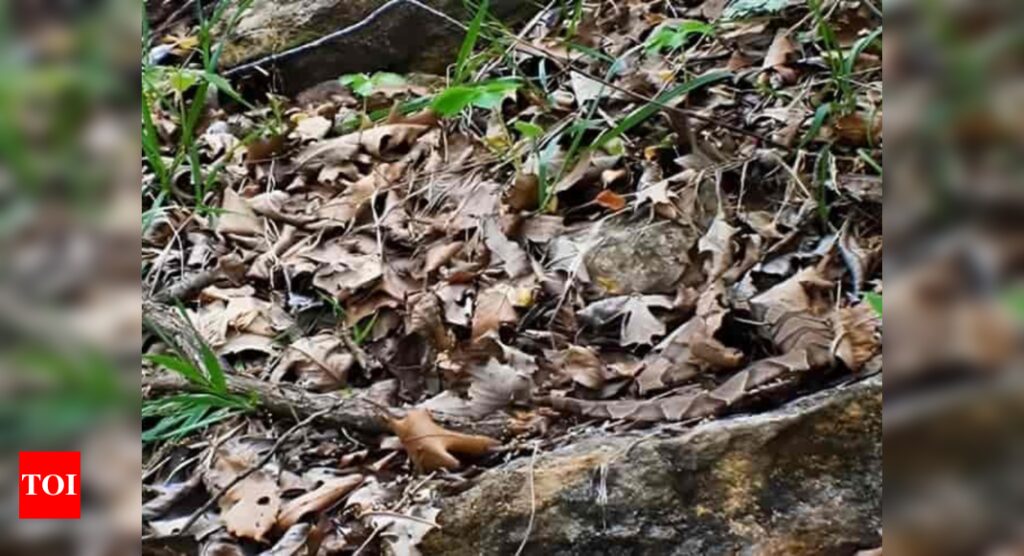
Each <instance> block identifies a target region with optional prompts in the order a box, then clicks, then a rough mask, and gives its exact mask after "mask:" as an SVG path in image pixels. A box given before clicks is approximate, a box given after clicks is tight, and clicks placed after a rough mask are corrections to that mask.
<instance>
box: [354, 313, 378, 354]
mask: <svg viewBox="0 0 1024 556" xmlns="http://www.w3.org/2000/svg"><path fill="white" fill-rule="evenodd" d="M377 315H378V314H377V313H374V314H373V316H372V317H370V318H369V319H363V320H362V324H360V323H358V322H357V323H356V324H355V326H353V327H352V341H353V342H355V343H356V345H357V346H361V345H363V344H364V343H365V342H366V340H367V339H369V337H370V333H371V332H373V327H374V326H375V325H376V324H377Z"/></svg>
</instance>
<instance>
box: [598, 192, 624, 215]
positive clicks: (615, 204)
mask: <svg viewBox="0 0 1024 556" xmlns="http://www.w3.org/2000/svg"><path fill="white" fill-rule="evenodd" d="M594 202H595V203H597V204H599V205H601V206H602V207H604V208H606V209H608V210H612V211H619V210H622V209H624V208H626V198H625V197H623V196H622V195H619V194H618V193H616V192H614V191H612V190H610V189H605V190H603V191H601V193H599V194H598V195H597V197H596V198H595V199H594Z"/></svg>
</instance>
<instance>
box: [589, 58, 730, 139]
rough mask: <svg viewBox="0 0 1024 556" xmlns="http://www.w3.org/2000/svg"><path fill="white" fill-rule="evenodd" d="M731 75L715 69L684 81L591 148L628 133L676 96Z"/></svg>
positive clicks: (629, 116)
mask: <svg viewBox="0 0 1024 556" xmlns="http://www.w3.org/2000/svg"><path fill="white" fill-rule="evenodd" d="M731 76H732V72H728V71H715V72H711V73H708V74H705V75H702V76H700V77H697V78H695V79H691V80H689V81H687V82H686V83H683V84H681V85H678V86H676V87H674V88H672V89H670V90H668V91H666V92H665V93H663V94H662V95H661V96H659V97H658V98H656V99H655V100H654V102H649V103H647V104H645V105H643V106H641V107H639V108H637V109H636V110H634V111H632V112H630V113H629V115H628V116H626V117H625V118H624V119H623V120H622V121H621V122H619V124H618V125H616V126H615V127H614V128H612V129H610V130H608V131H606V132H604V133H602V134H601V135H600V136H599V137H598V138H597V139H596V140H595V141H594V143H593V144H592V145H591V148H594V149H599V148H601V147H603V146H604V145H606V144H607V143H608V142H609V141H611V140H612V139H616V138H618V137H621V136H622V135H624V134H626V133H628V132H629V131H630V130H631V129H633V128H634V127H636V126H638V125H640V124H642V123H643V122H644V121H646V120H647V119H648V118H650V117H651V116H653V115H654V114H656V113H657V112H658V111H659V110H661V109H662V107H663V106H664V105H666V104H668V103H669V102H672V101H673V100H675V99H676V98H678V97H680V96H682V95H685V94H686V93H689V92H691V91H694V90H696V89H699V88H701V87H704V86H707V85H710V84H712V83H717V82H718V81H722V80H724V79H727V78H729V77H731Z"/></svg>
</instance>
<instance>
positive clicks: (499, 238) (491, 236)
mask: <svg viewBox="0 0 1024 556" xmlns="http://www.w3.org/2000/svg"><path fill="white" fill-rule="evenodd" d="M483 233H484V242H485V243H486V244H487V248H488V249H490V250H491V252H492V253H494V254H495V255H497V257H498V258H499V259H500V260H501V261H502V262H503V263H504V264H505V272H506V273H507V274H508V275H509V277H510V278H518V277H520V276H523V275H525V274H528V273H529V272H530V258H529V257H528V256H527V255H526V251H523V248H522V247H520V246H519V244H517V243H515V242H514V241H511V240H509V239H508V238H507V237H505V234H503V233H502V232H501V229H500V228H499V227H498V223H497V222H496V221H495V220H494V219H493V218H489V219H487V220H485V221H484V224H483Z"/></svg>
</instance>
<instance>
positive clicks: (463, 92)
mask: <svg viewBox="0 0 1024 556" xmlns="http://www.w3.org/2000/svg"><path fill="white" fill-rule="evenodd" d="M477 94H478V92H477V90H476V89H474V88H472V87H464V86H457V87H448V88H447V89H445V90H444V91H441V93H440V94H438V95H437V96H436V97H435V98H434V102H433V103H432V104H431V106H430V107H431V108H433V110H434V112H437V113H438V114H440V115H441V116H444V117H446V118H447V117H449V116H454V115H456V114H458V113H459V112H462V111H463V110H464V109H465V108H467V107H469V106H470V105H472V104H473V101H474V100H475V99H476V97H477Z"/></svg>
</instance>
